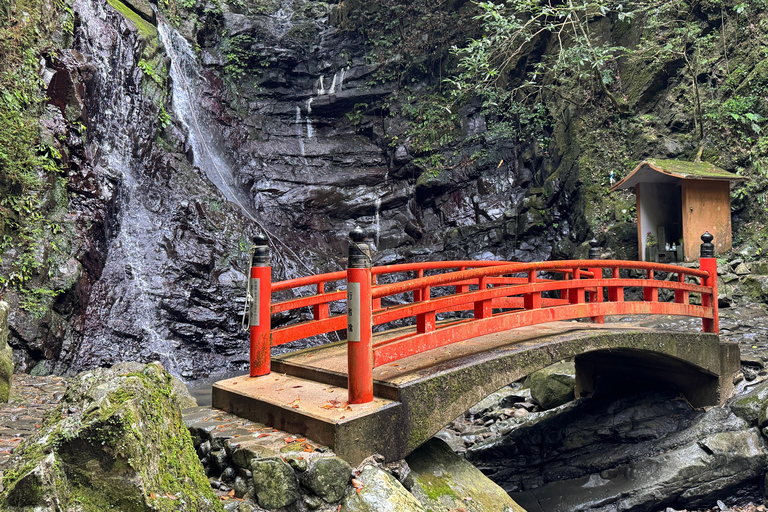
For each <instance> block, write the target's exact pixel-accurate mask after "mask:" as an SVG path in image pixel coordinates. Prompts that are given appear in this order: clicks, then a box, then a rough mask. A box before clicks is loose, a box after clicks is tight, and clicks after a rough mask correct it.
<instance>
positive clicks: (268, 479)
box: [251, 457, 299, 510]
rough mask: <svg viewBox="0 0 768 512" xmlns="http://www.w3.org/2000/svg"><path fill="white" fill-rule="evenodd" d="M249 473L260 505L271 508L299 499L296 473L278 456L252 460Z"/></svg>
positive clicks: (284, 505)
mask: <svg viewBox="0 0 768 512" xmlns="http://www.w3.org/2000/svg"><path fill="white" fill-rule="evenodd" d="M251 473H252V474H253V488H254V490H255V491H256V499H257V500H258V502H259V506H260V507H263V508H266V509H268V510H273V509H276V508H281V507H287V506H288V505H290V504H292V503H294V502H295V501H296V500H298V499H299V481H298V479H297V478H296V473H294V472H293V468H291V466H289V465H288V463H287V462H285V461H284V460H283V459H281V458H280V457H272V458H268V459H254V460H252V461H251Z"/></svg>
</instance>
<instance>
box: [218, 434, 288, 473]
mask: <svg viewBox="0 0 768 512" xmlns="http://www.w3.org/2000/svg"><path fill="white" fill-rule="evenodd" d="M234 440H237V438H235V439H234ZM232 441H233V440H232V439H229V440H227V441H226V446H227V452H228V453H229V454H230V456H231V457H232V462H234V463H235V465H236V466H237V467H240V468H245V469H248V468H250V467H251V462H252V461H253V460H254V459H265V458H272V457H276V456H277V453H275V451H274V450H272V449H271V448H267V447H266V446H264V445H263V444H261V443H260V442H259V440H250V441H245V442H234V443H233V442H232Z"/></svg>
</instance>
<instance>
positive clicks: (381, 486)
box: [341, 466, 427, 512]
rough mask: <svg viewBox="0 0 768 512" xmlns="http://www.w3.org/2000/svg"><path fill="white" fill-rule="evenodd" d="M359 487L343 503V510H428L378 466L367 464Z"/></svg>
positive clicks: (390, 511)
mask: <svg viewBox="0 0 768 512" xmlns="http://www.w3.org/2000/svg"><path fill="white" fill-rule="evenodd" d="M358 481H359V483H357V488H356V489H355V490H354V491H353V492H351V493H349V494H348V495H347V497H346V498H345V499H344V501H343V502H342V505H341V512H427V509H425V508H424V506H423V505H422V504H421V503H420V502H419V501H418V500H417V499H416V498H415V497H414V496H413V494H411V493H410V492H408V491H407V490H406V488H405V487H403V486H402V484H401V483H400V482H398V481H397V480H396V479H395V477H393V476H392V475H390V474H389V473H387V472H386V471H384V470H383V469H380V468H378V467H376V466H365V467H364V468H363V470H362V471H361V473H360V476H359V478H358Z"/></svg>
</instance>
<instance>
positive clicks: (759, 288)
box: [739, 274, 768, 302]
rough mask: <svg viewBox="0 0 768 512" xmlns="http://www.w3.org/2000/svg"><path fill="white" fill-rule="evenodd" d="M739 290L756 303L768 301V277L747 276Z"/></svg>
mask: <svg viewBox="0 0 768 512" xmlns="http://www.w3.org/2000/svg"><path fill="white" fill-rule="evenodd" d="M739 288H740V290H741V292H742V293H743V294H744V296H745V297H746V298H747V299H749V300H753V301H755V302H766V301H768V276H761V275H754V274H752V275H748V276H745V277H744V279H743V280H742V281H741V285H740V286H739Z"/></svg>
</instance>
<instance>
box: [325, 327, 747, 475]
mask: <svg viewBox="0 0 768 512" xmlns="http://www.w3.org/2000/svg"><path fill="white" fill-rule="evenodd" d="M487 338H491V339H489V340H488V343H489V344H490V345H493V347H492V348H489V349H487V350H485V351H483V352H479V353H473V354H468V355H461V354H459V355H458V357H455V358H451V359H444V360H442V361H440V362H438V363H437V364H435V365H434V366H432V367H431V368H430V369H426V368H425V369H423V370H420V369H415V371H414V372H413V373H411V374H410V375H408V376H405V375H403V376H402V377H401V378H400V379H393V380H392V381H391V382H389V383H388V384H387V387H389V388H390V389H389V393H387V394H390V393H391V394H390V396H391V398H393V399H396V400H397V402H399V404H400V405H399V406H398V407H395V408H393V409H392V410H391V411H390V413H389V414H388V416H389V418H388V420H387V421H379V422H377V423H376V424H375V425H370V429H371V430H369V431H368V433H365V432H362V431H361V432H358V433H357V434H356V435H355V439H364V438H366V439H367V441H366V442H365V443H364V444H363V446H366V447H367V449H368V453H371V452H370V448H371V447H372V446H374V445H376V446H377V448H376V449H375V450H374V451H376V452H379V453H382V454H383V455H384V456H385V457H386V458H387V459H388V460H394V459H398V458H402V457H405V455H407V454H409V453H410V452H411V451H413V450H414V449H416V448H417V447H418V446H419V445H420V444H422V443H423V442H425V441H426V440H428V439H429V438H430V437H432V436H433V435H434V434H435V433H437V432H438V431H439V430H440V429H442V428H443V427H444V426H445V425H447V424H448V423H450V422H451V421H453V420H454V419H455V418H456V417H458V416H460V415H461V414H463V413H464V412H465V411H467V410H468V409H469V408H470V407H472V406H473V405H474V404H476V403H477V402H479V401H480V400H482V399H483V398H485V397H486V396H488V395H490V394H491V393H493V392H494V391H496V390H498V389H499V388H501V387H503V386H505V385H507V384H509V383H511V382H514V381H516V380H519V379H521V378H523V377H525V376H527V375H529V374H531V373H533V372H535V371H536V370H540V369H542V368H545V367H547V366H549V365H551V364H553V363H556V362H559V361H562V360H565V359H570V358H575V361H576V382H577V393H582V394H587V393H590V392H592V391H593V390H594V385H595V382H596V380H597V379H598V378H599V377H609V378H610V377H613V376H616V375H620V376H622V377H623V378H627V377H629V378H635V379H638V380H643V379H653V380H656V381H660V382H665V383H668V384H670V385H674V386H676V387H677V388H678V389H680V391H682V393H683V394H684V395H685V397H686V398H687V399H688V401H689V402H690V403H691V404H692V405H693V406H694V407H702V406H707V405H720V404H722V403H724V402H725V400H726V399H727V398H728V397H729V396H730V394H731V392H732V391H733V376H734V375H735V374H736V373H737V372H738V371H739V369H740V358H739V348H738V345H736V344H733V343H724V342H722V341H721V340H720V338H719V336H717V335H716V334H706V333H696V332H669V331H657V330H652V329H646V328H639V327H604V328H595V326H594V324H584V323H578V322H559V323H553V324H547V325H546V327H545V326H534V327H530V328H521V329H516V330H514V331H508V332H503V333H497V334H493V335H489V336H487ZM476 343H477V340H473V344H476ZM420 372H421V374H420V375H419V373H420ZM379 385H382V383H381V382H379ZM577 396H579V395H578V394H577ZM380 419H383V418H380ZM358 435H359V436H364V437H358ZM345 444H346V443H344V442H342V443H341V444H340V446H343V445H345ZM337 451H338V450H337ZM353 458H357V457H353Z"/></svg>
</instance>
